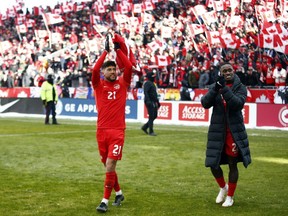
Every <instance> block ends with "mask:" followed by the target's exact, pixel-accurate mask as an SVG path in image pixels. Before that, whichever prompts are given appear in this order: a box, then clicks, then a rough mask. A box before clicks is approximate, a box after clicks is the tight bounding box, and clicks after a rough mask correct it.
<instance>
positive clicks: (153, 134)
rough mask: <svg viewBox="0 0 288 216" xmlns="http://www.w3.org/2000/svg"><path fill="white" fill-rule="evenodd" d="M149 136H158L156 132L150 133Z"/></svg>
mask: <svg viewBox="0 0 288 216" xmlns="http://www.w3.org/2000/svg"><path fill="white" fill-rule="evenodd" d="M149 136H157V134H155V133H154V132H152V133H149Z"/></svg>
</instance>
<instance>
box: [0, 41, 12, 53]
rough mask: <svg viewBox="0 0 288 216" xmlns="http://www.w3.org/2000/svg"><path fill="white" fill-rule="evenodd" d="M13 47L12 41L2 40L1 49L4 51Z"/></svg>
mask: <svg viewBox="0 0 288 216" xmlns="http://www.w3.org/2000/svg"><path fill="white" fill-rule="evenodd" d="M12 47H13V45H12V43H11V42H10V41H8V40H7V41H0V49H1V51H2V52H4V51H6V50H9V49H11V48H12Z"/></svg>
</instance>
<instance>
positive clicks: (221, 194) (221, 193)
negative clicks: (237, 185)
mask: <svg viewBox="0 0 288 216" xmlns="http://www.w3.org/2000/svg"><path fill="white" fill-rule="evenodd" d="M227 191H228V185H227V184H226V185H225V187H223V188H220V191H219V193H218V196H217V197H216V203H221V202H223V201H224V199H225V196H226V194H227Z"/></svg>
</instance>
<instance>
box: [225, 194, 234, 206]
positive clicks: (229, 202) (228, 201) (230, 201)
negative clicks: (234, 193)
mask: <svg viewBox="0 0 288 216" xmlns="http://www.w3.org/2000/svg"><path fill="white" fill-rule="evenodd" d="M233 203H234V200H233V197H231V196H227V197H226V199H225V202H224V203H223V204H222V206H223V207H230V206H232V205H233Z"/></svg>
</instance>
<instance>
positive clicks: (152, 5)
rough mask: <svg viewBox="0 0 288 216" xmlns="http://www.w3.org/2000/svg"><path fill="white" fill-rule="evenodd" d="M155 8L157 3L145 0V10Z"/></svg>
mask: <svg viewBox="0 0 288 216" xmlns="http://www.w3.org/2000/svg"><path fill="white" fill-rule="evenodd" d="M154 9H155V5H154V4H153V3H152V2H144V3H143V10H144V11H151V10H154Z"/></svg>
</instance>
